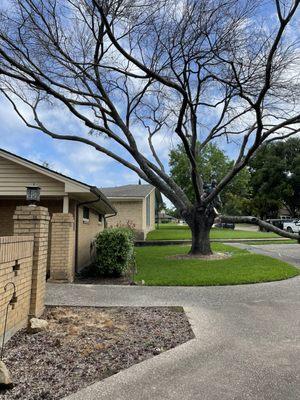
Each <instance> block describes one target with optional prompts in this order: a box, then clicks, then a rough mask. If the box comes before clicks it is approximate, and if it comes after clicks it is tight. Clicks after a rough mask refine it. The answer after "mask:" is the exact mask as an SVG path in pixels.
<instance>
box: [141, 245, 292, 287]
mask: <svg viewBox="0 0 300 400" xmlns="http://www.w3.org/2000/svg"><path fill="white" fill-rule="evenodd" d="M213 249H214V251H219V252H230V253H232V257H230V258H228V259H223V260H211V261H208V260H195V259H193V260H186V259H185V260H174V259H173V260H170V259H168V258H167V256H171V255H176V254H184V253H187V252H188V250H189V246H145V247H138V248H136V254H137V267H138V274H137V275H136V278H135V281H136V282H138V281H141V280H144V281H145V284H146V285H150V286H153V285H157V286H211V285H237V284H244V283H257V282H268V281H277V280H281V279H286V278H290V277H293V276H296V275H299V273H300V270H298V269H297V268H295V267H293V266H291V265H289V264H287V263H285V262H283V261H279V260H276V259H273V258H270V257H267V256H262V255H259V254H252V253H249V252H248V251H246V250H241V249H238V248H235V247H232V246H227V245H224V244H222V243H214V244H213Z"/></svg>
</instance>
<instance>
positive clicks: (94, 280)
mask: <svg viewBox="0 0 300 400" xmlns="http://www.w3.org/2000/svg"><path fill="white" fill-rule="evenodd" d="M74 283H79V284H83V285H131V283H132V279H130V278H129V277H128V276H119V277H112V278H104V277H101V276H91V277H81V276H79V277H76V279H75V281H74Z"/></svg>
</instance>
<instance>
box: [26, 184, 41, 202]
mask: <svg viewBox="0 0 300 400" xmlns="http://www.w3.org/2000/svg"><path fill="white" fill-rule="evenodd" d="M40 197H41V188H40V187H39V186H34V185H33V186H27V188H26V200H27V201H28V203H30V204H37V203H38V202H39V201H40Z"/></svg>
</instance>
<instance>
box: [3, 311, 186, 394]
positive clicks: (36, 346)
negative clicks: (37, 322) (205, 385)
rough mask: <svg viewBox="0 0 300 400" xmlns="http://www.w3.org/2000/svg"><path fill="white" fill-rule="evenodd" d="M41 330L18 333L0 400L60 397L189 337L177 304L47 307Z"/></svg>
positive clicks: (12, 343) (7, 351) (7, 349)
mask: <svg viewBox="0 0 300 400" xmlns="http://www.w3.org/2000/svg"><path fill="white" fill-rule="evenodd" d="M43 318H45V319H46V320H47V321H48V323H49V329H48V331H46V332H40V333H36V334H28V333H27V332H26V330H21V331H19V332H18V333H17V334H16V335H14V336H13V337H12V339H10V340H9V342H8V343H7V344H6V346H5V355H4V359H3V361H4V362H5V363H6V365H7V367H8V368H9V370H10V372H11V373H12V376H13V379H14V382H15V384H14V386H13V388H12V389H10V390H7V391H5V392H3V391H2V392H0V399H5V400H6V399H7V400H8V399H9V400H14V399H22V400H42V399H61V398H63V397H64V396H67V395H68V394H71V393H74V392H76V391H78V390H79V389H81V388H83V387H85V386H88V385H90V384H92V383H94V382H96V381H98V380H101V379H104V378H106V377H108V376H110V375H113V374H115V373H117V372H118V371H120V370H122V369H124V368H128V367H130V366H131V365H133V364H136V363H139V362H141V361H143V360H146V359H147V358H150V357H153V356H154V355H157V354H160V353H162V352H164V351H166V350H169V349H171V348H173V347H175V346H177V345H179V344H182V343H184V342H186V341H188V340H190V339H192V338H193V337H194V335H193V332H192V330H191V327H190V325H189V322H188V319H187V317H186V315H185V313H184V311H183V309H182V308H181V307H150V308H149V307H147V308H146V307H112V308H93V307H48V308H47V310H46V312H45V314H44V316H43Z"/></svg>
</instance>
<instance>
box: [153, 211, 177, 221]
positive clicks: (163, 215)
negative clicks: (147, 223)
mask: <svg viewBox="0 0 300 400" xmlns="http://www.w3.org/2000/svg"><path fill="white" fill-rule="evenodd" d="M155 222H157V223H163V224H167V223H171V222H173V223H175V224H176V223H177V222H178V218H175V217H173V216H172V215H169V214H166V212H165V210H161V211H160V212H159V213H157V216H156V218H155Z"/></svg>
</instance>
